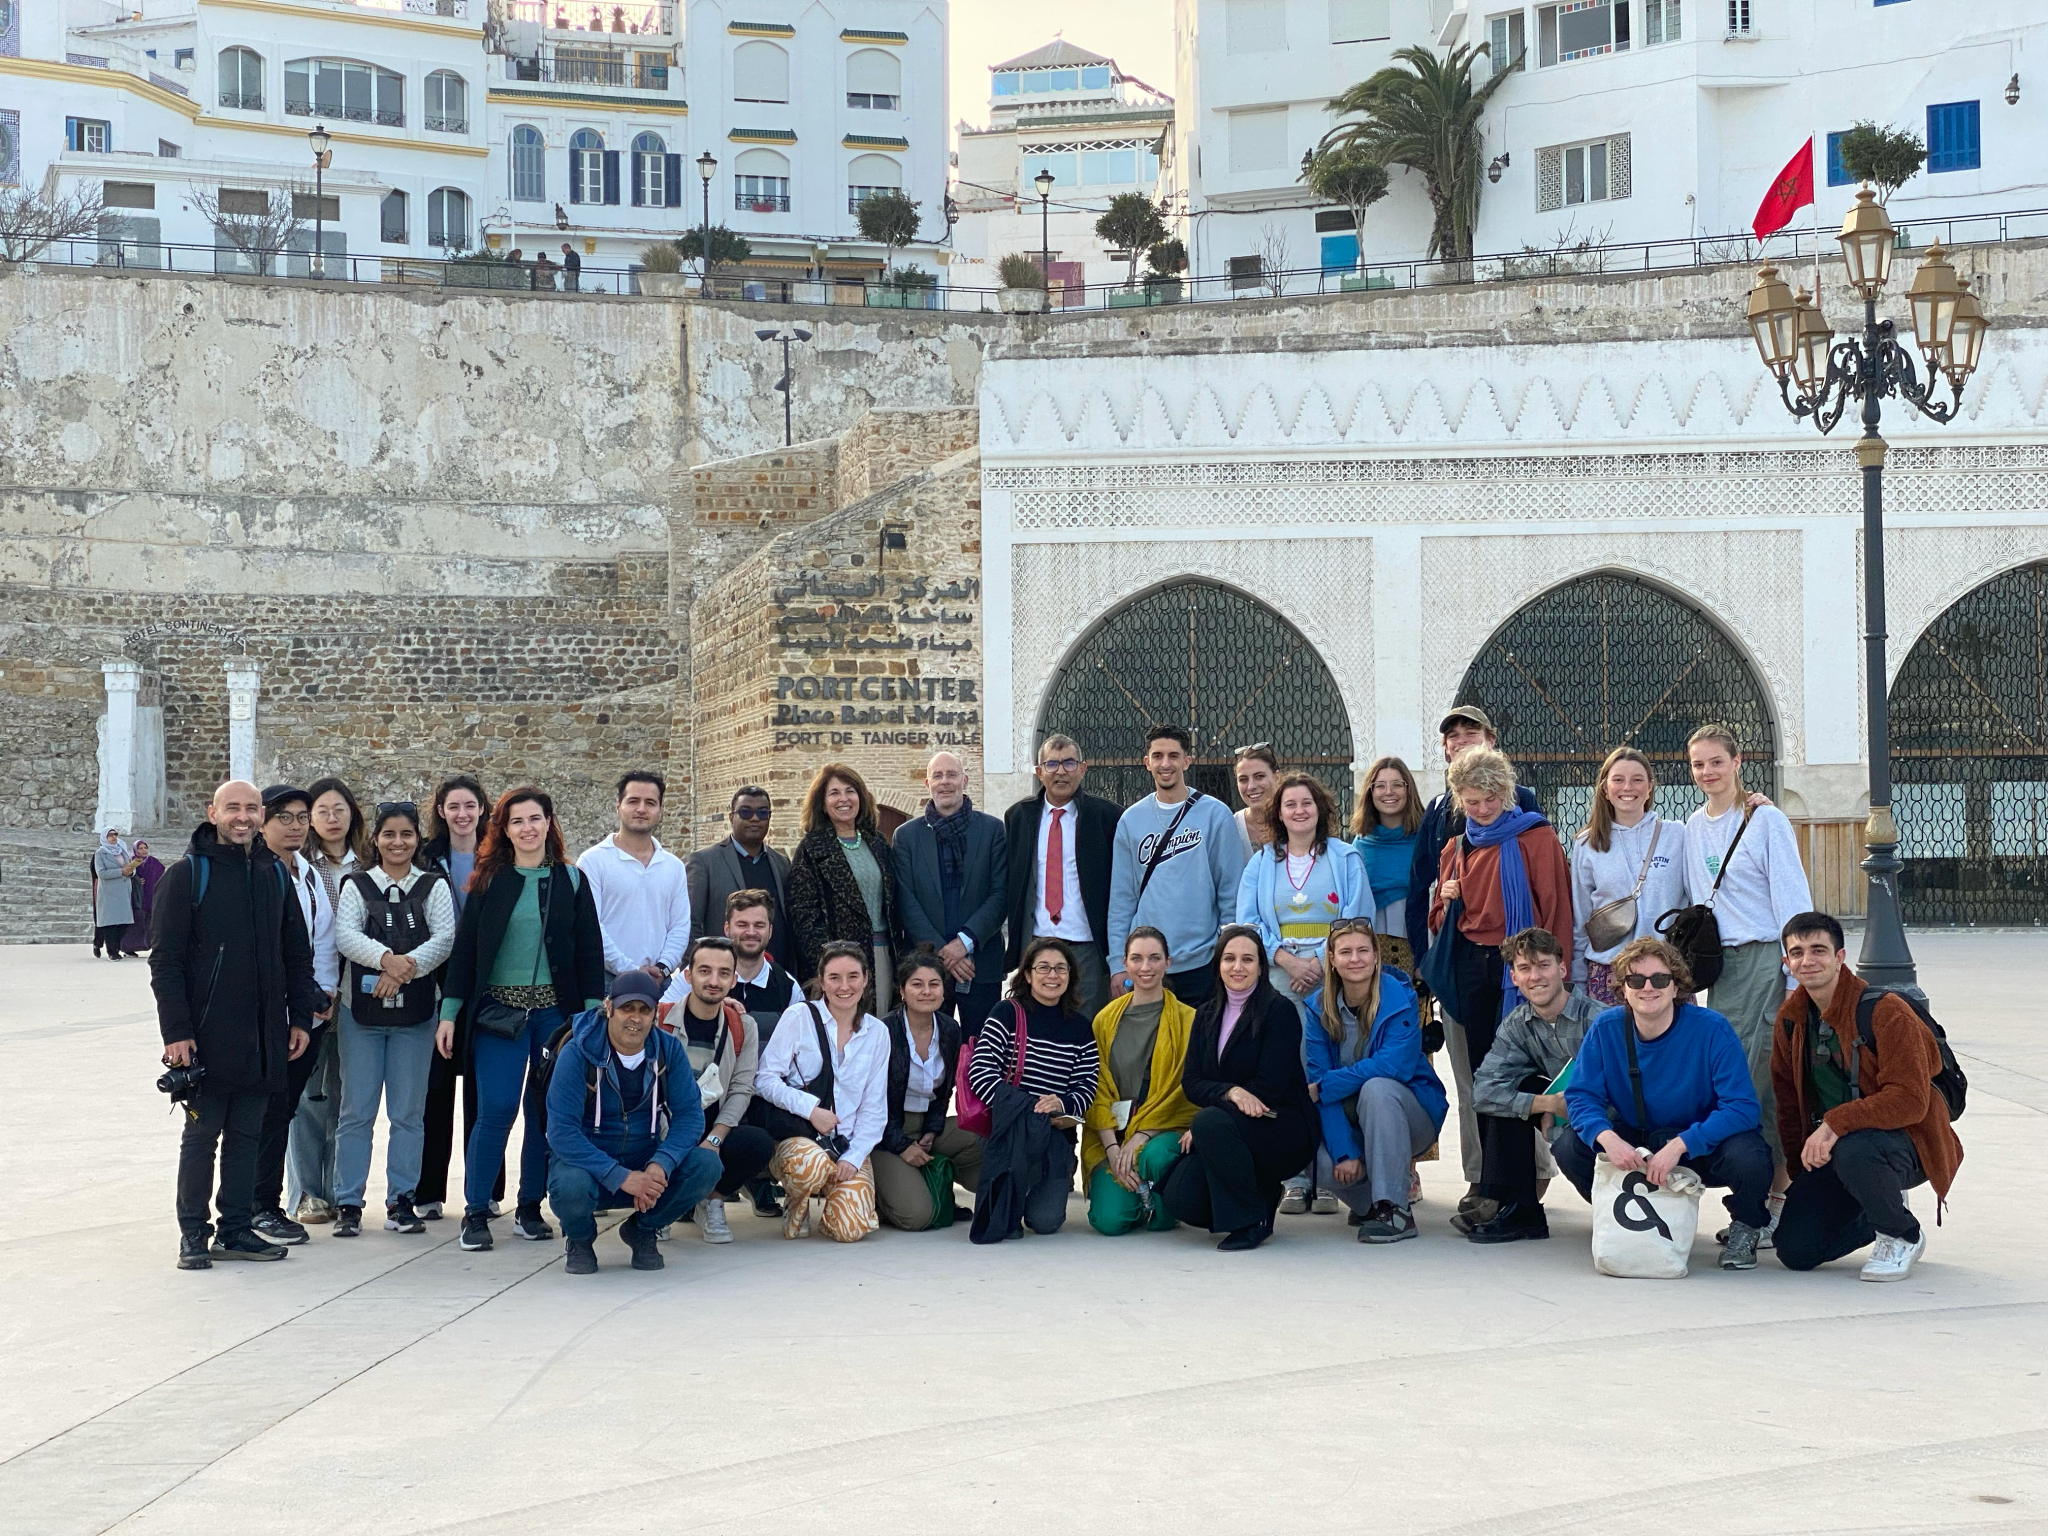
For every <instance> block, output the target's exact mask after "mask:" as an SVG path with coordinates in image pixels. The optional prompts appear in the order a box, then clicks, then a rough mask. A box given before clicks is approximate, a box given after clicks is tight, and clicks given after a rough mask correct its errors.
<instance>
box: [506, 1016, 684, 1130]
mask: <svg viewBox="0 0 2048 1536" xmlns="http://www.w3.org/2000/svg"><path fill="white" fill-rule="evenodd" d="M575 1032H576V1021H575V1020H574V1019H565V1020H563V1022H561V1023H560V1024H557V1025H556V1026H555V1027H554V1029H553V1031H552V1032H551V1033H550V1034H549V1035H548V1037H547V1040H546V1041H545V1042H544V1043H543V1044H542V1045H541V1048H540V1059H539V1060H537V1061H536V1062H534V1064H533V1083H534V1098H535V1109H534V1112H533V1114H532V1115H531V1116H530V1117H529V1118H530V1120H531V1122H532V1124H531V1126H530V1127H529V1129H528V1134H529V1135H533V1136H538V1137H540V1138H541V1140H543V1141H545V1140H547V1135H548V1086H549V1085H550V1084H551V1083H553V1082H554V1080H555V1066H556V1064H557V1063H558V1062H560V1061H561V1059H562V1053H563V1052H565V1051H566V1050H568V1049H569V1039H570V1036H572V1035H573V1034H574V1033H575ZM648 1042H649V1043H648V1047H647V1049H648V1052H649V1056H650V1062H651V1059H652V1055H653V1053H654V1051H655V1049H656V1048H655V1046H654V1044H653V1036H652V1035H649V1036H648ZM603 1070H604V1069H603V1068H602V1067H601V1066H599V1065H598V1064H596V1063H594V1062H593V1063H592V1064H591V1068H590V1073H589V1075H588V1076H587V1077H585V1078H584V1080H583V1102H584V1104H585V1106H586V1107H587V1106H588V1105H589V1103H590V1101H591V1099H593V1098H594V1097H596V1095H597V1082H598V1074H599V1073H600V1072H602V1071H603ZM653 1091H654V1093H655V1094H656V1095H657V1096H659V1095H660V1094H662V1093H663V1092H664V1091H665V1089H664V1074H663V1073H662V1072H661V1070H660V1068H659V1067H656V1068H655V1079H654V1090H653ZM661 1114H662V1106H661V1104H660V1103H657V1104H656V1106H655V1118H656V1121H657V1124H658V1122H659V1120H660V1116H661ZM656 1139H657V1140H658V1139H659V1138H658V1137H657V1138H656Z"/></svg>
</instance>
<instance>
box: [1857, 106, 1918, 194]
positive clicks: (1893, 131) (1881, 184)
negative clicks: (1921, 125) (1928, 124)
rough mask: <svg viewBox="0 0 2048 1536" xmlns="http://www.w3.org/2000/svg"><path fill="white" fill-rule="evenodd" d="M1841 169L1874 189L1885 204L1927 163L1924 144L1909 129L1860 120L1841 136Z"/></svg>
mask: <svg viewBox="0 0 2048 1536" xmlns="http://www.w3.org/2000/svg"><path fill="white" fill-rule="evenodd" d="M1841 147H1842V169H1843V170H1845V171H1847V172H1848V173H1849V175H1850V176H1851V177H1853V178H1854V179H1855V180H1857V181H1867V182H1869V183H1870V184H1871V185H1872V186H1873V187H1875V188H1877V200H1878V201H1879V202H1880V203H1888V202H1890V201H1891V196H1892V194H1893V193H1894V192H1896V191H1898V190H1899V188H1901V187H1903V186H1904V185H1905V184H1906V183H1907V182H1909V181H1911V180H1912V179H1913V178H1914V177H1915V176H1917V175H1919V174H1920V167H1921V166H1923V165H1925V164H1926V163H1927V146H1926V145H1925V144H1923V143H1922V142H1921V141H1920V135H1918V134H1917V133H1914V132H1913V131H1912V130H1911V129H1909V128H1880V127H1879V126H1878V125H1877V124H1876V123H1872V122H1861V123H1857V124H1856V125H1855V126H1854V127H1852V128H1850V130H1849V131H1848V132H1847V133H1845V134H1843V135H1842V146H1841Z"/></svg>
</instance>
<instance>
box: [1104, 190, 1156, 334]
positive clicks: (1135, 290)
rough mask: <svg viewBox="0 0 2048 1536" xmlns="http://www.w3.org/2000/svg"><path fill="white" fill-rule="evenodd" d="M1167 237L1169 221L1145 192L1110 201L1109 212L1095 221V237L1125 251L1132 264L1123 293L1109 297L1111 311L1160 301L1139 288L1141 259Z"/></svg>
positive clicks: (1118, 249) (1120, 196) (1118, 195)
mask: <svg viewBox="0 0 2048 1536" xmlns="http://www.w3.org/2000/svg"><path fill="white" fill-rule="evenodd" d="M1166 236H1167V229H1166V221H1165V220H1164V219H1162V218H1161V217H1160V216H1159V209H1158V208H1157V207H1156V206H1154V204H1153V202H1152V199H1151V198H1149V197H1147V196H1146V195H1145V194H1144V193H1142V192H1119V193H1118V194H1117V195H1116V196H1115V197H1112V198H1111V199H1110V200H1109V211H1108V212H1106V213H1105V214H1103V216H1102V217H1101V218H1099V219H1097V220H1096V221H1095V237H1096V238H1097V239H1098V240H1100V241H1102V243H1103V244H1105V245H1107V246H1109V247H1110V248H1111V249H1112V250H1117V251H1122V252H1123V253H1124V259H1125V260H1126V261H1128V262H1129V263H1130V267H1129V270H1128V271H1127V272H1126V273H1125V274H1124V287H1123V292H1121V293H1112V294H1111V295H1110V296H1109V307H1110V308H1111V309H1126V308H1129V307H1131V306H1134V305H1140V304H1152V303H1156V302H1157V301H1156V300H1155V299H1153V297H1152V296H1151V294H1149V293H1148V292H1146V291H1144V290H1143V289H1141V288H1139V287H1138V258H1139V257H1141V256H1143V255H1144V254H1145V253H1146V252H1147V251H1149V250H1151V249H1152V247H1153V246H1155V245H1158V244H1159V243H1160V242H1161V241H1163V240H1164V239H1166Z"/></svg>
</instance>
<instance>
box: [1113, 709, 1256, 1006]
mask: <svg viewBox="0 0 2048 1536" xmlns="http://www.w3.org/2000/svg"><path fill="white" fill-rule="evenodd" d="M1193 762H1194V739H1193V738H1192V737H1191V736H1189V735H1188V733H1187V732H1186V731H1185V730H1183V729H1181V727H1179V726H1177V725H1160V726H1154V727H1153V728H1152V730H1151V732H1150V734H1149V735H1148V736H1147V737H1146V739H1145V767H1146V770H1147V771H1148V772H1149V773H1150V774H1151V775H1152V793H1151V794H1150V795H1147V796H1146V797H1145V798H1144V799H1143V800H1140V801H1139V802H1138V803H1137V804H1136V805H1134V806H1132V807H1131V808H1130V809H1128V810H1127V811H1125V812H1124V813H1123V816H1122V817H1121V818H1120V819H1119V820H1118V822H1117V825H1116V844H1115V851H1114V854H1113V857H1112V859H1111V862H1110V877H1109V950H1110V953H1111V954H1113V955H1118V956H1121V955H1122V954H1123V952H1124V946H1125V944H1126V943H1127V942H1128V941H1129V939H1130V936H1131V930H1132V929H1133V928H1138V927H1146V928H1157V929H1158V930H1159V931H1160V932H1161V933H1163V934H1165V935H1166V941H1167V944H1168V946H1169V952H1170V953H1171V954H1172V955H1173V960H1174V964H1175V965H1176V966H1178V967H1179V969H1177V970H1175V971H1173V972H1172V973H1170V974H1169V975H1168V977H1167V979H1166V987H1167V990H1168V991H1170V992H1171V993H1173V995H1174V996H1175V997H1177V998H1179V999H1180V1000H1181V1001H1182V1002H1184V1003H1186V1004H1188V1005H1189V1006H1190V1007H1193V1008H1197V1009H1199V1008H1200V1007H1201V1006H1202V1004H1203V1003H1205V1002H1207V1001H1208V998H1209V989H1210V987H1211V985H1212V984H1213V983H1214V981H1215V971H1216V968H1215V966H1213V965H1212V964H1211V963H1210V962H1211V961H1212V960H1213V959H1214V958H1215V956H1216V936H1217V933H1218V932H1219V931H1220V930H1221V929H1222V927H1223V925H1224V924H1226V923H1228V922H1230V921H1231V919H1232V918H1234V917H1235V916H1236V915H1237V889H1238V885H1239V883H1240V882H1241V881H1242V880H1243V879H1244V866H1245V858H1244V842H1243V840H1242V838H1241V837H1240V836H1239V831H1238V827H1237V824H1236V823H1235V821H1234V820H1233V819H1232V817H1231V814H1230V812H1229V811H1228V810H1226V809H1225V808H1224V806H1223V804H1222V802H1221V801H1219V800H1215V799H1213V798H1211V797H1210V796H1208V795H1205V794H1203V793H1202V792H1201V791H1200V790H1199V789H1196V788H1195V787H1194V786H1193V785H1191V784H1189V783H1188V768H1189V767H1190V766H1191V765H1192V763H1193ZM1128 984H1129V981H1128V978H1127V977H1126V976H1125V975H1124V974H1123V972H1121V971H1119V972H1117V973H1116V974H1115V975H1113V976H1111V977H1110V978H1109V990H1110V995H1111V996H1112V997H1114V996H1116V995H1117V994H1119V993H1120V992H1122V991H1123V990H1124V989H1125V988H1126V986H1128Z"/></svg>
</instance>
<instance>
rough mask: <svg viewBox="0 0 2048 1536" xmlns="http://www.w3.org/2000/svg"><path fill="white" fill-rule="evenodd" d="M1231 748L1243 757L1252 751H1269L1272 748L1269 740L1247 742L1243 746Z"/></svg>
mask: <svg viewBox="0 0 2048 1536" xmlns="http://www.w3.org/2000/svg"><path fill="white" fill-rule="evenodd" d="M1233 750H1234V751H1235V753H1236V755H1237V756H1239V757H1245V756H1248V755H1250V754H1251V753H1253V752H1270V751H1272V750H1273V743H1271V742H1270V741H1253V742H1247V743H1246V744H1245V745H1244V746H1241V747H1237V748H1234V749H1233Z"/></svg>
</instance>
